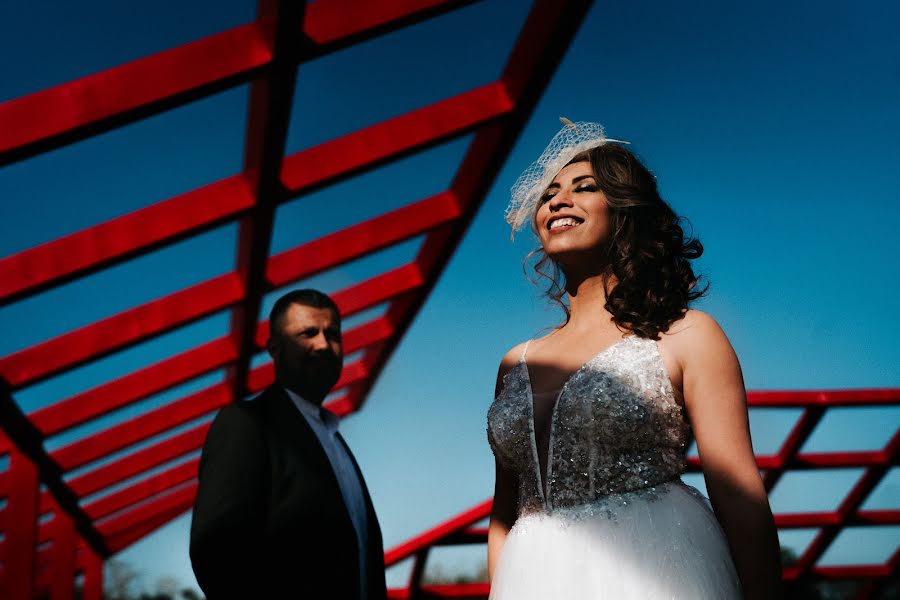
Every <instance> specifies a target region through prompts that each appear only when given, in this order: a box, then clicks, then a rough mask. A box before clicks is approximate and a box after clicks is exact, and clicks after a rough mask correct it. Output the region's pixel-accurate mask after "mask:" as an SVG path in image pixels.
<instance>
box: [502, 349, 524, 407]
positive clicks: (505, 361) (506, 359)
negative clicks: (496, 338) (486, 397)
mask: <svg viewBox="0 0 900 600" xmlns="http://www.w3.org/2000/svg"><path fill="white" fill-rule="evenodd" d="M527 343H528V342H522V343H520V344H516V345H515V346H513V347H512V348H510V349H509V350H508V351H507V352H506V354H504V355H503V358H502V359H500V368H499V369H498V370H497V386H496V393H498V394H499V393H500V389H501V388H502V387H503V378H504V377H505V376H506V374H507V373H509V371H510V370H511V369H512V368H513V367H514V366H516V363H518V362H519V359H520V358H522V353H523V352H524V351H525V345H526V344H527ZM495 395H496V394H495Z"/></svg>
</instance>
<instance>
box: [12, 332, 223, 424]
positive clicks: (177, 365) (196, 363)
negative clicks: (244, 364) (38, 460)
mask: <svg viewBox="0 0 900 600" xmlns="http://www.w3.org/2000/svg"><path fill="white" fill-rule="evenodd" d="M235 357H236V353H235V351H234V347H233V346H232V345H231V340H229V339H228V338H227V337H226V338H220V339H218V340H215V341H212V342H209V343H206V344H203V345H202V346H198V347H197V348H193V349H192V350H188V351H186V352H182V353H181V354H178V355H176V356H174V357H172V358H169V359H166V360H163V361H161V362H159V363H157V364H155V365H151V366H149V367H146V368H144V369H141V370H139V371H136V372H134V373H131V374H129V375H126V376H124V377H120V378H119V379H116V380H114V381H111V382H109V383H106V384H103V385H101V386H98V387H96V388H94V389H92V390H88V391H86V392H84V393H81V394H78V395H76V396H72V397H71V398H67V399H66V400H62V401H60V402H57V403H55V404H51V405H50V406H46V407H44V408H40V409H38V410H36V411H34V412H32V413H31V414H30V415H29V417H30V418H31V421H32V423H34V424H35V426H36V427H37V428H38V429H40V430H41V432H42V433H43V434H44V435H45V436H48V437H49V436H52V435H56V434H58V433H60V432H62V431H65V430H67V429H69V428H71V427H75V426H77V425H81V424H82V423H84V422H86V421H89V420H90V419H94V418H96V417H99V416H102V415H105V414H107V413H109V412H112V411H113V410H116V409H119V408H122V407H124V406H128V405H130V404H133V403H135V402H138V401H140V400H143V399H144V398H147V397H149V396H152V395H153V394H158V393H160V392H162V391H165V390H167V389H169V388H171V387H174V386H176V385H178V384H180V383H184V382H185V381H189V380H190V379H193V378H195V377H199V376H200V375H203V374H205V373H208V372H210V371H213V370H215V369H218V368H221V367H223V366H225V365H226V364H228V363H229V362H231V361H233V360H234V359H235Z"/></svg>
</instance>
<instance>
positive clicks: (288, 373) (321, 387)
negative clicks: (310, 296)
mask: <svg viewBox="0 0 900 600" xmlns="http://www.w3.org/2000/svg"><path fill="white" fill-rule="evenodd" d="M278 325H279V327H278V331H273V332H270V340H269V348H268V349H269V354H270V355H271V356H272V360H273V361H274V362H275V373H276V376H277V377H278V379H279V381H280V383H282V384H283V385H287V386H288V387H290V388H291V389H295V390H297V391H298V392H301V393H302V394H304V395H306V394H308V395H311V396H321V398H324V397H325V395H327V394H328V392H329V391H330V390H331V388H332V387H334V384H335V383H337V380H338V377H340V375H341V368H342V366H343V362H344V354H343V347H342V345H341V329H340V325H338V321H337V319H336V318H335V315H334V313H333V312H332V311H331V309H328V308H313V307H312V306H304V305H301V304H292V305H290V306H289V307H288V309H287V312H286V313H285V314H284V317H282V319H281V320H280V321H279V323H278ZM321 398H316V397H311V398H308V399H309V400H311V401H314V402H315V401H319V400H321Z"/></svg>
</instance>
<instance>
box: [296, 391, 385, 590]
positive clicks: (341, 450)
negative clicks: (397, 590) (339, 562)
mask: <svg viewBox="0 0 900 600" xmlns="http://www.w3.org/2000/svg"><path fill="white" fill-rule="evenodd" d="M285 391H286V392H287V394H288V396H289V397H290V399H291V400H292V401H293V403H294V405H295V406H296V407H297V408H298V409H299V410H300V413H301V414H302V415H303V416H304V417H305V418H306V422H307V423H309V426H310V427H311V428H312V430H313V431H314V432H315V434H316V437H317V438H319V443H320V444H321V445H322V449H323V450H325V454H326V455H327V456H328V462H330V463H331V468H332V470H333V471H334V475H335V477H337V481H338V485H339V486H340V488H341V495H342V496H343V497H344V505H345V506H346V507H347V512H349V513H350V520H351V521H353V528H354V529H356V540H357V542H358V544H359V585H360V598H361V599H362V600H365V598H366V595H367V593H366V592H367V589H368V585H367V581H368V578H367V573H366V562H367V560H366V558H367V554H368V553H367V549H368V547H369V545H368V537H369V536H368V531H369V529H368V517H367V511H366V499H365V495H364V494H363V488H362V483H361V482H360V480H359V476H358V475H357V474H356V468H355V467H354V466H353V459H351V458H350V455H349V454H348V453H347V447H346V446H345V445H344V442H343V439H342V438H341V437H340V434H339V433H338V418H337V417H336V416H335V415H334V413H332V412H331V411H329V410H327V409H325V408H321V407H319V406H317V405H315V404H313V403H312V402H310V401H309V400H306V399H305V398H303V397H302V396H299V395H298V394H296V393H294V392H292V391H291V390H288V389H287V388H285Z"/></svg>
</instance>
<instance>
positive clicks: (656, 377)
mask: <svg viewBox="0 0 900 600" xmlns="http://www.w3.org/2000/svg"><path fill="white" fill-rule="evenodd" d="M689 429H690V428H689V425H688V423H687V421H686V419H685V418H684V416H683V412H682V408H681V406H679V405H678V403H677V402H676V401H675V396H674V392H673V390H672V385H671V383H670V381H669V377H668V374H667V373H666V369H665V366H664V364H663V362H662V359H661V357H660V356H659V351H658V349H657V346H656V342H655V341H654V340H649V339H643V338H639V337H636V336H634V335H629V336H627V337H625V338H623V339H622V340H620V341H619V342H617V343H615V344H613V345H612V346H610V347H608V348H606V349H605V350H603V351H602V352H600V353H599V354H597V355H596V356H594V357H593V358H592V359H590V360H589V361H588V362H586V363H585V364H584V365H583V366H582V367H581V368H580V369H579V370H578V371H576V372H575V373H574V374H572V376H571V377H569V379H568V380H567V381H566V383H565V385H564V386H563V388H562V389H561V390H560V392H559V396H558V398H557V400H556V404H555V406H554V407H553V411H552V413H551V416H550V446H549V450H548V455H547V473H546V476H542V473H541V469H540V466H539V462H538V457H537V446H536V442H535V433H534V405H533V398H532V389H531V382H530V380H529V374H528V365H527V364H526V362H525V360H524V355H523V358H522V359H520V360H519V362H518V364H516V365H515V366H514V367H513V368H512V369H510V370H509V372H508V373H507V374H506V375H505V376H504V378H503V387H502V389H501V390H500V394H499V395H498V396H497V398H496V399H495V400H494V402H493V404H491V407H490V409H489V410H488V440H489V442H490V444H491V448H492V450H493V451H494V455H495V456H496V457H497V459H498V461H499V462H500V463H501V464H502V465H503V466H505V467H506V468H508V469H510V470H511V471H513V472H515V473H516V474H517V475H518V480H519V513H520V514H523V513H530V512H538V511H547V512H549V511H553V510H554V509H557V508H567V507H576V506H580V505H584V504H589V503H592V502H595V501H597V500H600V499H603V498H604V497H606V496H610V495H612V494H618V493H624V492H632V491H636V490H641V489H645V488H646V489H649V488H652V487H653V486H655V485H659V484H661V483H664V482H666V481H670V480H673V479H677V478H678V477H679V475H681V473H682V472H683V471H684V465H685V459H684V449H685V445H686V444H687V441H688V439H689V435H690V432H689ZM545 480H546V482H545Z"/></svg>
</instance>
